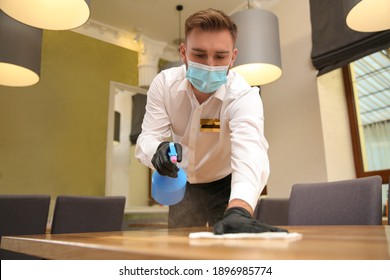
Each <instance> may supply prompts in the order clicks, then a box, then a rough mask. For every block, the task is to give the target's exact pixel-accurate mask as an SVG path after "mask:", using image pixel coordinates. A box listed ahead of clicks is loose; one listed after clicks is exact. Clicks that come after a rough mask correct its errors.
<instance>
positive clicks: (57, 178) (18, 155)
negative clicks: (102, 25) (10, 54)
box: [0, 30, 138, 199]
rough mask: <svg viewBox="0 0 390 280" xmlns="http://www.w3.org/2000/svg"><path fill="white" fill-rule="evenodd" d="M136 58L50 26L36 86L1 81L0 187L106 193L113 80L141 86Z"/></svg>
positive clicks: (6, 189)
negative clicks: (109, 105)
mask: <svg viewBox="0 0 390 280" xmlns="http://www.w3.org/2000/svg"><path fill="white" fill-rule="evenodd" d="M137 57H138V54H137V52H134V51H131V50H128V49H125V48H121V47H118V46H115V45H112V44H109V43H105V42H102V41H99V40H96V39H92V38H90V37H87V36H84V35H80V34H77V33H74V32H72V31H46V30H45V31H44V34H43V47H42V67H41V80H40V81H39V82H38V84H36V85H34V86H31V87H24V88H13V87H4V86H0V193H3V194H4V193H12V194H30V193H46V194H50V195H52V199H54V198H55V196H56V195H58V194H70V195H104V190H105V172H106V171H105V169H106V162H105V160H106V133H107V118H108V100H109V83H110V81H116V82H120V83H125V84H130V85H137V82H138V69H137V63H138V58H137Z"/></svg>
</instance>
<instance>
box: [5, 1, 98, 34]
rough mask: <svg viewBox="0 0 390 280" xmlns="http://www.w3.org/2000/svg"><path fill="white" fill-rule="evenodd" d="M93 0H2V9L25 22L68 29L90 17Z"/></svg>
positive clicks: (55, 28) (56, 28) (50, 27)
mask: <svg viewBox="0 0 390 280" xmlns="http://www.w3.org/2000/svg"><path fill="white" fill-rule="evenodd" d="M90 2H91V0H1V9H2V10H3V11H4V12H5V13H6V14H8V15H9V16H11V17H13V18H14V19H16V20H18V21H20V22H23V23H25V24H28V25H31V26H34V27H38V28H42V29H49V30H67V29H73V28H76V27H79V26H81V25H83V24H84V23H85V22H86V21H87V20H88V18H89V15H90V10H89V4H90Z"/></svg>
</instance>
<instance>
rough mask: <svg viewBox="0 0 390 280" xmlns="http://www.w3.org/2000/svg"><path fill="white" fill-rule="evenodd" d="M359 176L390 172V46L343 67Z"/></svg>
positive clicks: (386, 180)
mask: <svg viewBox="0 0 390 280" xmlns="http://www.w3.org/2000/svg"><path fill="white" fill-rule="evenodd" d="M343 74H344V82H345V89H346V96H347V104H348V112H349V119H350V127H351V135H352V143H353V151H354V158H355V169H356V175H357V177H365V176H371V175H380V176H381V177H382V180H383V183H388V182H389V176H390V49H386V50H382V51H379V52H376V53H373V54H371V55H368V56H365V57H363V58H361V59H359V60H356V61H354V62H352V63H350V64H349V65H348V66H345V67H343Z"/></svg>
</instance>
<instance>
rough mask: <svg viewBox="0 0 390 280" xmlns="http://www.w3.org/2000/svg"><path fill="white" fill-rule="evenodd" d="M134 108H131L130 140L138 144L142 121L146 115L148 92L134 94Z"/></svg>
mask: <svg viewBox="0 0 390 280" xmlns="http://www.w3.org/2000/svg"><path fill="white" fill-rule="evenodd" d="M132 104H133V106H132V110H131V132H130V137H129V138H130V142H131V144H133V145H134V144H136V143H137V139H138V136H139V135H140V134H141V131H142V121H143V119H144V115H145V106H146V94H142V93H137V94H135V95H133V96H132Z"/></svg>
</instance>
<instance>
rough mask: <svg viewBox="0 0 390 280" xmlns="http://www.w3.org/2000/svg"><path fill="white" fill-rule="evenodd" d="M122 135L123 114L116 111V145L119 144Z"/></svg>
mask: <svg viewBox="0 0 390 280" xmlns="http://www.w3.org/2000/svg"><path fill="white" fill-rule="evenodd" d="M120 133H121V113H119V112H118V111H115V115H114V144H119V142H120Z"/></svg>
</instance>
